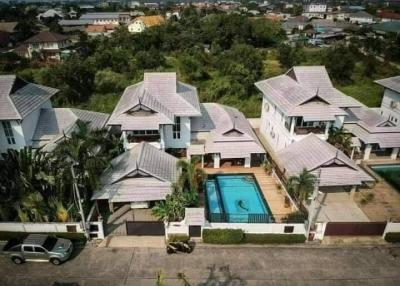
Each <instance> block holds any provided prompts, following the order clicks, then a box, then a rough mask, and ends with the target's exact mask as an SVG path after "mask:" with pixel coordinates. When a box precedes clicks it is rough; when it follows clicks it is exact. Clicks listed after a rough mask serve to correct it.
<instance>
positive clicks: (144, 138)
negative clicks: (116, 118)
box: [127, 135, 161, 143]
mask: <svg viewBox="0 0 400 286" xmlns="http://www.w3.org/2000/svg"><path fill="white" fill-rule="evenodd" d="M127 139H128V143H140V142H160V141H161V139H160V136H159V135H154V136H151V135H146V136H131V135H128V138H127Z"/></svg>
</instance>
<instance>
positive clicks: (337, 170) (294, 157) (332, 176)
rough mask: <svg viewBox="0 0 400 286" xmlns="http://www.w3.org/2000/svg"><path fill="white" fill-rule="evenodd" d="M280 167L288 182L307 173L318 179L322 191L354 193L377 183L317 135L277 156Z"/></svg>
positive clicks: (309, 136) (280, 152)
mask: <svg viewBox="0 0 400 286" xmlns="http://www.w3.org/2000/svg"><path fill="white" fill-rule="evenodd" d="M277 157H278V165H279V166H280V168H281V171H282V174H283V176H284V177H285V178H286V179H288V178H289V177H291V176H298V175H299V174H300V173H301V172H302V171H303V170H304V169H307V170H308V171H310V172H311V173H312V174H314V175H315V176H316V177H318V178H319V181H318V186H319V188H318V189H319V191H322V192H331V191H338V190H341V191H343V188H344V187H349V191H350V189H351V192H352V193H354V192H355V190H356V187H357V186H362V185H363V184H365V183H369V182H374V179H373V178H371V177H370V176H369V175H368V174H367V173H366V172H365V171H363V170H362V169H361V168H360V167H358V166H357V165H356V163H355V162H354V161H353V160H351V159H350V158H349V157H347V156H346V155H345V154H344V153H343V152H342V151H340V150H338V149H337V148H335V147H334V146H332V145H331V144H329V143H328V142H326V141H324V140H322V139H320V138H319V137H318V136H316V135H315V134H309V135H307V136H306V137H305V138H304V139H303V140H301V141H298V142H295V143H293V144H292V145H290V146H288V147H286V148H285V149H283V150H281V151H279V152H278V153H277Z"/></svg>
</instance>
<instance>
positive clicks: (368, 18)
mask: <svg viewBox="0 0 400 286" xmlns="http://www.w3.org/2000/svg"><path fill="white" fill-rule="evenodd" d="M349 21H350V23H354V24H372V23H374V16H372V15H371V14H369V13H367V12H365V11H358V12H356V13H353V14H350V20H349Z"/></svg>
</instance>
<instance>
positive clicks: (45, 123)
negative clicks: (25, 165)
mask: <svg viewBox="0 0 400 286" xmlns="http://www.w3.org/2000/svg"><path fill="white" fill-rule="evenodd" d="M108 117H109V115H108V114H106V113H100V112H94V111H87V110H81V109H76V108H43V109H41V110H40V115H39V119H38V123H37V125H36V130H35V133H34V134H33V137H32V141H33V147H34V148H38V147H42V146H44V145H46V147H45V151H51V150H52V149H53V148H54V147H55V146H56V144H57V142H58V141H59V140H60V139H61V138H63V136H64V134H65V135H68V134H69V133H70V132H72V131H73V130H74V128H75V124H76V122H77V121H78V120H81V121H83V122H89V127H90V128H92V129H100V128H103V127H104V126H105V124H106V122H107V120H108Z"/></svg>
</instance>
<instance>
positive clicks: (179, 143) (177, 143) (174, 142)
mask: <svg viewBox="0 0 400 286" xmlns="http://www.w3.org/2000/svg"><path fill="white" fill-rule="evenodd" d="M163 132H164V133H163V139H164V144H165V148H187V146H188V145H190V134H191V133H190V117H184V116H182V117H181V138H179V139H174V138H173V132H172V125H164V126H163Z"/></svg>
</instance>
